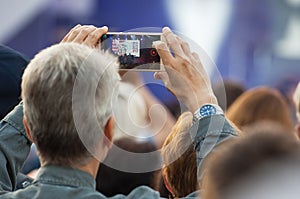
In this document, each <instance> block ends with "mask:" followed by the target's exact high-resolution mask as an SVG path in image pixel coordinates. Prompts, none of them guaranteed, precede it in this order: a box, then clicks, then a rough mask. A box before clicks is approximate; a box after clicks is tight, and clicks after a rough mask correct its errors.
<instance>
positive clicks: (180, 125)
mask: <svg viewBox="0 0 300 199" xmlns="http://www.w3.org/2000/svg"><path fill="white" fill-rule="evenodd" d="M192 121H193V115H192V114H191V113H189V112H185V113H183V114H182V115H181V116H180V117H179V118H178V120H177V122H176V124H175V126H174V127H173V129H172V132H171V133H170V134H169V136H168V137H167V138H166V140H165V142H164V145H163V147H162V150H161V154H162V158H163V168H162V175H163V179H164V182H165V185H166V187H167V189H168V190H169V192H170V193H171V194H172V195H171V196H172V197H173V198H181V197H185V196H190V195H189V194H191V193H194V192H195V191H196V190H198V188H199V187H198V181H197V175H196V173H197V163H196V153H195V150H194V146H193V144H192V140H191V137H190V136H189V134H188V133H187V132H188V131H189V129H190V127H191V125H192ZM195 193H196V192H195ZM195 193H194V196H196V194H195ZM197 194H198V193H197ZM190 197H191V196H190Z"/></svg>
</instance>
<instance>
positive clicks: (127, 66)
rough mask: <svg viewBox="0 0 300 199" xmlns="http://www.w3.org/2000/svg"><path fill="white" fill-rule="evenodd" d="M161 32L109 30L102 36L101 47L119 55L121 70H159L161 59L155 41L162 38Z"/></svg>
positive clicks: (160, 68)
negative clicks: (154, 44) (154, 45)
mask: <svg viewBox="0 0 300 199" xmlns="http://www.w3.org/2000/svg"><path fill="white" fill-rule="evenodd" d="M161 36H162V34H161V33H146V32H108V33H107V34H105V35H103V36H102V37H101V49H103V50H108V51H110V52H111V53H112V54H114V55H116V56H118V59H119V63H120V65H119V70H136V71H159V70H162V66H161V59H160V57H159V55H158V53H157V51H156V49H155V48H153V47H152V44H153V42H155V41H160V40H161Z"/></svg>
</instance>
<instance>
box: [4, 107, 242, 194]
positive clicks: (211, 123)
mask: <svg viewBox="0 0 300 199" xmlns="http://www.w3.org/2000/svg"><path fill="white" fill-rule="evenodd" d="M190 134H191V137H192V140H193V142H194V146H195V149H196V154H197V164H198V169H199V168H200V166H201V162H202V161H201V160H202V159H203V158H204V157H205V156H206V155H207V154H208V153H209V152H210V151H211V150H212V149H213V148H214V147H215V146H216V145H217V144H219V143H220V142H222V141H223V140H224V139H228V138H230V137H232V136H236V135H237V134H236V132H235V130H234V129H233V128H232V127H231V126H230V124H229V123H228V122H227V120H226V119H225V117H224V116H222V115H216V116H213V117H207V118H203V119H202V120H200V121H198V123H196V124H194V125H193V126H192V128H191V131H190ZM30 146H31V142H30V140H29V139H28V138H27V135H26V133H25V130H24V127H23V107H22V104H19V105H18V106H16V107H15V109H14V110H13V111H12V112H11V113H9V114H8V115H7V116H6V117H5V118H4V119H3V120H2V121H1V123H0V198H23V199H26V198H30V199H36V198H51V199H53V198H107V197H105V196H104V195H103V194H101V193H99V192H97V191H96V190H95V179H94V178H93V176H92V175H90V174H88V173H86V172H84V171H81V170H78V169H73V168H70V167H62V166H52V165H48V166H44V167H42V168H41V170H40V172H39V174H38V176H37V178H36V179H35V180H34V181H33V183H32V184H31V185H29V186H28V187H26V188H24V189H21V190H17V191H15V187H16V175H17V173H18V172H19V170H20V168H21V167H22V165H23V163H24V161H25V159H26V157H27V155H28V153H29V150H30ZM197 193H198V192H195V193H192V194H191V195H189V196H187V198H193V197H195V196H196V195H197ZM111 198H113V199H118V198H126V199H132V198H160V196H159V193H158V192H157V191H154V190H152V189H151V188H149V187H146V186H140V187H137V188H136V189H134V190H133V191H132V192H131V193H130V194H129V195H127V196H124V195H116V196H114V197H111Z"/></svg>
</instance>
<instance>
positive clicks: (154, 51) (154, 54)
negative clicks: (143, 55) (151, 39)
mask: <svg viewBox="0 0 300 199" xmlns="http://www.w3.org/2000/svg"><path fill="white" fill-rule="evenodd" d="M150 53H151V55H152V56H153V57H154V56H156V55H157V51H156V49H151V51H150Z"/></svg>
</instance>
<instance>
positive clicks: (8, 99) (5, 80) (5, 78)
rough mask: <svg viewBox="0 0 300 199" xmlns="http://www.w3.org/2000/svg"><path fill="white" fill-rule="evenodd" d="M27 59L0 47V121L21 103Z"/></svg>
mask: <svg viewBox="0 0 300 199" xmlns="http://www.w3.org/2000/svg"><path fill="white" fill-rule="evenodd" d="M27 64H28V59H27V58H25V57H24V56H23V55H21V54H20V53H19V52H17V51H15V50H13V49H11V48H9V47H7V46H3V45H0V120H1V119H3V118H4V117H5V116H6V115H7V114H8V113H9V112H10V111H11V110H12V109H13V108H14V107H15V106H16V105H17V104H18V103H19V102H20V101H21V98H20V96H21V86H20V85H21V79H22V75H23V71H24V69H25V67H26V66H27Z"/></svg>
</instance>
